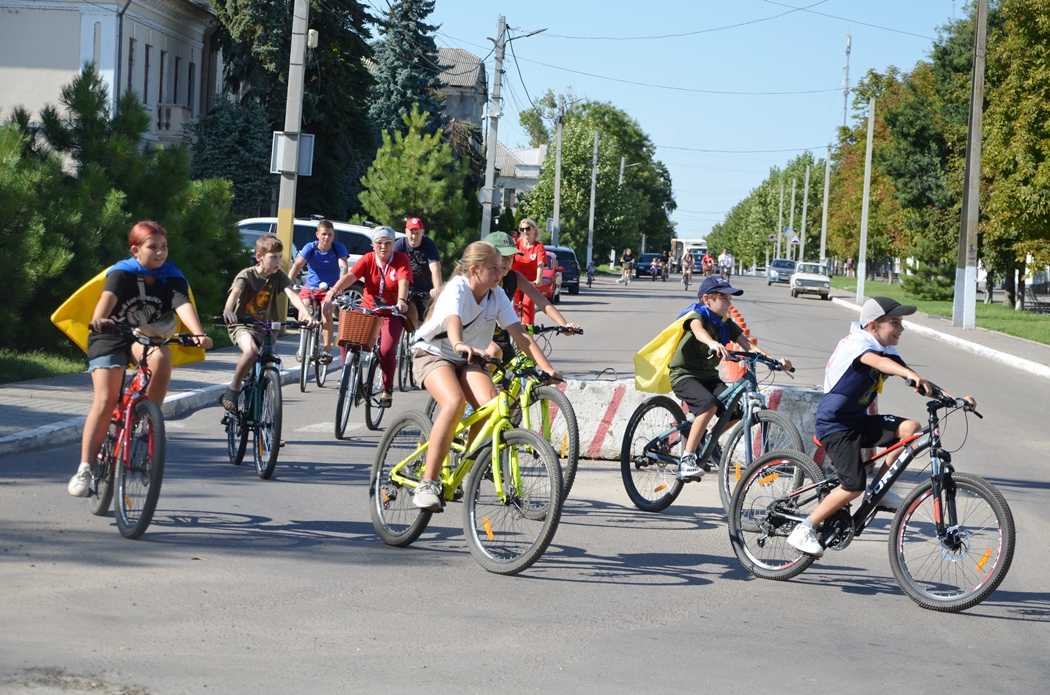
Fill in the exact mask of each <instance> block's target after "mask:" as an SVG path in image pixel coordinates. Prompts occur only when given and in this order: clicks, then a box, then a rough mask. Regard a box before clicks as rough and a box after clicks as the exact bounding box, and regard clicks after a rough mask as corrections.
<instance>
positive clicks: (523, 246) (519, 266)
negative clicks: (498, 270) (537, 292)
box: [511, 236, 547, 284]
mask: <svg viewBox="0 0 1050 695" xmlns="http://www.w3.org/2000/svg"><path fill="white" fill-rule="evenodd" d="M518 252H519V253H520V254H524V255H518V256H515V257H514V264H513V265H512V266H511V268H512V269H514V270H516V271H518V272H519V273H521V274H522V275H524V276H525V278H526V279H527V280H528V281H529V282H531V283H533V284H535V283H536V268H537V267H539V266H541V265H543V264H544V263H545V262H546V260H547V250H546V249H545V248H543V243H542V242H540V241H537V242H536V243H535V244H533V245H532V246H529V242H528V241H527V240H526V239H525V237H524V236H521V237H518Z"/></svg>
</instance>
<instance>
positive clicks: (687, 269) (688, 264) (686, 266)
mask: <svg viewBox="0 0 1050 695" xmlns="http://www.w3.org/2000/svg"><path fill="white" fill-rule="evenodd" d="M692 277H693V254H691V253H689V252H688V251H687V252H685V253H683V254H682V282H684V283H685V285H686V286H687V287H688V285H689V281H690V280H691V279H692Z"/></svg>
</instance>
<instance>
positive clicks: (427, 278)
mask: <svg viewBox="0 0 1050 695" xmlns="http://www.w3.org/2000/svg"><path fill="white" fill-rule="evenodd" d="M394 251H395V252H397V251H400V252H401V253H404V254H407V255H408V260H409V261H410V262H411V264H412V291H413V292H430V290H432V289H434V278H433V277H431V275H430V263H431V261H440V260H441V254H440V253H439V252H438V248H437V244H435V243H434V241H433V240H432V239H430V238H429V237H423V240H422V241H421V242H420V244H419V246H418V247H413V246H412V244H410V243H408V237H407V236H406V237H401V238H400V239H398V240H397V241H395V242H394Z"/></svg>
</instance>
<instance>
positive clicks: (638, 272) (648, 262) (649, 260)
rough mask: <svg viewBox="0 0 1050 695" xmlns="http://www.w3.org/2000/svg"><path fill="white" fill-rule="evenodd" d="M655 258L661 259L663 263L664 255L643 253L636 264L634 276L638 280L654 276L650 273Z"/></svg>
mask: <svg viewBox="0 0 1050 695" xmlns="http://www.w3.org/2000/svg"><path fill="white" fill-rule="evenodd" d="M654 258H659V259H660V260H661V261H663V258H664V255H663V254H662V253H643V254H642V255H641V256H639V257H638V260H636V261H635V262H634V276H635V277H636V278H638V277H641V276H643V275H646V276H649V275H652V273H651V272H649V268H650V266H652V264H653V259H654Z"/></svg>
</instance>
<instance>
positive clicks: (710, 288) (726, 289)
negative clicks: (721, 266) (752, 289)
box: [697, 275, 744, 297]
mask: <svg viewBox="0 0 1050 695" xmlns="http://www.w3.org/2000/svg"><path fill="white" fill-rule="evenodd" d="M713 292H717V293H719V294H728V295H732V296H734V297H739V296H740V295H742V294H743V293H744V290H738V289H737V288H735V287H733V286H732V285H730V284H729V282H728V281H727V280H726V279H725V278H723V277H721V276H719V275H712V276H711V277H709V278H707V279H705V280H704V282H703V283H702V284H701V285H700V290H699V291H698V292H697V296H698V297H703V296H704V295H705V294H711V293H713Z"/></svg>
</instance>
